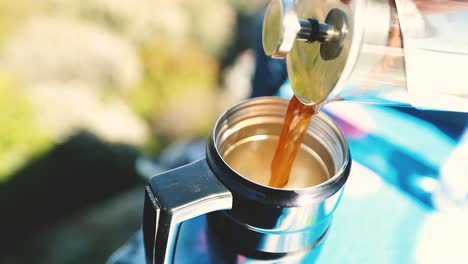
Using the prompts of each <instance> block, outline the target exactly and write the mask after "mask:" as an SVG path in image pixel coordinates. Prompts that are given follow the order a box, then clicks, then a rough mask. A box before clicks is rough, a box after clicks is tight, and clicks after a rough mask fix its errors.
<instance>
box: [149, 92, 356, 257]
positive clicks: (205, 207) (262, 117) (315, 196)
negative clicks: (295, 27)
mask: <svg viewBox="0 0 468 264" xmlns="http://www.w3.org/2000/svg"><path fill="white" fill-rule="evenodd" d="M287 102H288V101H287V100H285V99H281V98H275V97H263V98H262V97H261V98H256V99H250V100H247V101H244V102H241V103H240V104H238V105H235V106H233V107H232V108H230V109H229V110H227V111H226V112H225V113H224V114H222V115H221V117H220V118H219V119H218V121H217V122H216V124H215V125H214V128H213V130H212V133H211V136H210V140H209V144H208V146H207V152H206V158H204V159H202V160H199V161H196V162H194V163H192V164H189V165H186V166H183V167H180V168H177V169H174V170H171V171H168V172H165V173H163V174H160V175H156V176H154V177H152V178H151V180H150V184H149V185H148V187H147V189H146V200H145V208H144V223H143V233H144V242H145V252H146V258H147V262H148V263H172V262H173V258H174V251H175V246H176V242H175V241H176V238H177V234H178V230H179V228H180V224H181V223H182V222H184V221H186V220H188V219H191V218H194V217H196V216H200V215H203V214H207V213H210V212H215V213H211V214H209V216H208V230H209V232H210V234H211V236H212V237H213V236H214V237H215V238H214V239H215V240H216V241H218V242H216V243H221V244H222V246H223V247H228V248H230V249H231V251H233V252H236V254H239V255H242V256H244V259H245V258H247V259H253V260H270V261H274V263H287V261H289V260H290V259H294V260H295V262H296V263H297V261H298V259H301V257H302V256H305V255H307V254H309V253H311V252H312V253H314V251H319V250H320V246H321V244H322V243H323V241H324V240H325V238H326V236H327V232H328V230H329V229H330V228H331V227H330V223H331V219H332V217H333V213H334V211H335V209H336V207H337V206H338V203H339V201H340V197H341V195H342V192H343V187H344V184H345V182H346V180H347V178H348V175H349V171H350V166H351V159H350V154H349V150H348V146H347V143H346V140H345V138H344V136H343V134H342V133H341V131H340V129H339V128H338V127H337V126H336V124H335V123H334V122H333V121H332V120H331V119H330V118H329V117H328V116H326V114H324V113H319V114H317V115H315V116H314V117H313V122H311V124H310V127H309V129H308V131H307V133H306V136H305V138H304V142H303V145H302V147H303V148H304V151H307V152H308V153H310V154H311V157H313V158H314V159H315V160H314V161H313V162H318V163H319V164H321V166H322V167H323V169H324V170H325V171H326V173H327V175H328V177H327V179H326V180H325V181H323V182H322V183H320V184H317V185H314V186H305V187H303V188H287V189H279V188H272V187H269V186H267V185H264V184H260V183H258V182H256V181H255V180H252V179H249V178H247V177H245V176H243V175H241V174H239V173H238V172H236V171H235V170H234V169H233V168H232V167H231V165H232V164H231V165H230V163H228V162H226V161H225V159H224V157H225V155H226V153H227V152H228V151H231V150H232V149H233V148H236V147H239V146H240V145H241V144H242V143H244V142H246V141H262V140H266V139H271V138H277V137H278V135H279V133H280V131H281V126H282V123H283V119H284V114H285V112H286V109H287V104H288V103H287ZM259 147H260V149H261V147H262V142H260V145H259ZM242 162H245V163H252V164H253V162H255V161H253V160H249V159H246V160H245V161H242ZM311 162H312V160H311ZM254 165H255V164H254ZM316 173H318V171H313V170H312V171H307V174H306V177H314V176H315V174H316ZM218 246H221V245H218ZM213 250H214V249H213ZM309 255H310V254H309ZM224 262H225V263H227V262H228V261H224Z"/></svg>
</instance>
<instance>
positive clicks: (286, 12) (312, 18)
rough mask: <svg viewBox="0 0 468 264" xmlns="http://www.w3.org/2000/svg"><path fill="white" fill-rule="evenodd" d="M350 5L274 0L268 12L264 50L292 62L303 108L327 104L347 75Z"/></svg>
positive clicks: (293, 80) (289, 65) (290, 73)
mask: <svg viewBox="0 0 468 264" xmlns="http://www.w3.org/2000/svg"><path fill="white" fill-rule="evenodd" d="M348 2H349V1H344V0H296V1H295V0H272V1H271V2H270V4H269V5H268V7H267V10H266V13H265V18H264V20H263V36H262V41H263V48H264V51H265V53H266V55H268V56H271V57H273V58H285V57H286V58H287V68H288V76H289V80H290V82H291V86H292V88H293V91H294V94H295V95H296V97H297V98H298V99H299V100H300V101H301V102H302V103H304V104H307V105H315V104H318V103H320V102H323V101H324V100H325V99H326V98H327V96H328V95H329V94H330V92H331V91H332V90H333V89H334V88H335V85H336V84H337V82H338V80H339V79H340V77H341V75H342V73H343V70H344V68H345V65H346V62H347V59H348V54H349V50H350V46H351V41H352V33H353V32H352V23H353V19H352V18H353V17H352V12H351V9H350V6H349V4H348ZM321 21H323V22H321ZM286 55H287V56H286Z"/></svg>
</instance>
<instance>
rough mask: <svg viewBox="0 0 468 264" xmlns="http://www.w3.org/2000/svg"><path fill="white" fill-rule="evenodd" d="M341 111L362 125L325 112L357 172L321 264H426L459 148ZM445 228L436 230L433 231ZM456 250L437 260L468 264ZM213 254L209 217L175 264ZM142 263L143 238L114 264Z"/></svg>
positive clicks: (368, 114) (401, 119) (446, 249)
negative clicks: (443, 175) (425, 242)
mask: <svg viewBox="0 0 468 264" xmlns="http://www.w3.org/2000/svg"><path fill="white" fill-rule="evenodd" d="M343 109H352V110H356V111H358V112H359V119H357V118H352V117H353V114H351V115H350V114H349V112H343V111H341V110H340V108H339V107H337V108H333V107H330V108H328V109H326V110H325V111H327V112H328V113H329V114H330V115H332V116H333V117H334V119H335V120H336V122H337V123H338V124H339V125H340V126H341V128H342V130H343V131H344V133H345V134H346V136H347V140H348V143H349V146H350V149H351V154H352V157H353V160H354V162H355V164H353V168H352V170H351V175H350V178H349V180H348V183H347V184H346V187H345V193H344V195H343V198H342V200H341V204H340V205H339V207H338V209H337V211H336V213H335V216H334V219H333V223H332V227H331V231H330V233H329V236H328V238H327V240H326V241H325V244H324V246H323V249H322V252H321V254H320V256H319V258H318V260H317V263H319V264H325V263H351V264H352V263H359V264H361V263H379V264H385V263H427V262H421V261H418V259H419V260H420V259H421V256H422V255H421V254H426V255H428V256H430V255H431V254H432V253H434V252H430V251H427V250H426V251H424V247H423V249H421V245H420V243H421V238H422V237H427V233H428V230H427V229H425V228H424V227H425V225H427V223H428V222H430V221H431V219H433V218H434V216H438V215H441V214H442V213H441V212H438V211H436V210H434V209H433V207H432V195H433V190H434V189H433V187H434V184H437V179H438V175H439V170H440V167H441V165H442V164H443V162H444V161H445V159H446V158H447V156H448V155H449V154H450V152H451V151H452V150H453V149H454V147H455V145H456V142H455V141H454V140H453V139H452V138H450V137H448V136H446V135H445V134H444V133H442V132H441V131H440V130H439V129H438V128H437V127H435V126H433V125H432V124H431V123H428V122H426V121H423V120H421V119H418V118H415V117H413V116H411V115H408V114H405V113H402V112H399V111H397V110H393V109H390V108H383V107H378V106H371V105H361V106H353V107H346V108H343ZM350 116H351V118H350ZM364 123H365V124H364ZM427 183H429V184H427ZM446 228H447V226H444V225H441V226H440V227H439V226H436V228H435V231H437V232H441V233H443V232H444V231H443V230H444V229H446ZM459 230H460V231H463V230H466V225H465V224H462V225H461V226H457V227H455V232H454V234H456V233H457V232H458V231H459ZM432 231H434V228H433V229H432ZM467 233H468V232H467ZM463 234H465V233H463ZM437 239H438V238H437V237H435V241H436V242H437ZM462 239H463V238H462ZM466 240H467V239H465V240H464V242H465V243H466ZM429 242H430V241H429ZM454 243H459V241H458V242H457V241H451V240H448V241H442V244H441V245H439V246H438V247H437V251H438V252H437V253H438V254H441V255H443V256H444V254H447V255H448V257H446V256H444V258H443V259H444V260H447V262H446V263H468V257H466V258H463V257H462V258H459V257H454V258H453V259H450V247H451V246H454V245H455V244H454ZM212 251H213V250H212V248H210V245H209V243H208V241H207V236H206V218H205V216H202V217H198V218H195V219H192V220H190V221H187V222H185V223H184V224H183V226H182V230H181V232H180V237H179V241H178V245H177V251H176V262H175V263H177V264H179V263H182V264H185V263H200V264H203V263H220V262H219V260H213V258H212V256H211V253H212ZM465 256H466V254H465ZM143 261H144V258H143V246H142V241H141V234H137V235H136V237H135V238H134V239H133V240H132V241H131V242H130V243H129V244H127V245H126V246H125V247H123V248H122V249H121V250H120V251H118V252H116V253H115V254H114V256H113V257H112V258H111V260H110V263H143ZM238 263H243V262H242V261H239V262H238ZM302 263H310V261H307V260H305V261H303V262H302ZM431 263H440V262H438V261H436V262H431Z"/></svg>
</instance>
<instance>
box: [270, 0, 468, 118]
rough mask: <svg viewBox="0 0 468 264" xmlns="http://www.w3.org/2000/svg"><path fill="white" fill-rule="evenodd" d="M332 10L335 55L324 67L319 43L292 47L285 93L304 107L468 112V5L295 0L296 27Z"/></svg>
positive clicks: (452, 0)
mask: <svg viewBox="0 0 468 264" xmlns="http://www.w3.org/2000/svg"><path fill="white" fill-rule="evenodd" d="M334 8H338V9H339V10H341V11H343V12H344V13H345V14H346V18H347V23H346V25H347V30H346V32H348V36H347V37H345V38H343V40H344V42H343V50H342V51H341V53H340V55H339V56H337V57H336V58H334V57H333V56H330V57H329V58H331V59H329V60H326V58H327V57H326V56H323V55H324V54H323V53H324V52H323V51H324V50H326V49H322V48H321V47H320V46H322V45H324V44H321V45H320V46H319V44H317V43H307V42H301V41H296V42H295V43H294V45H293V46H292V49H291V50H290V52H289V53H288V56H287V67H288V76H289V78H290V81H291V86H292V88H293V91H294V93H295V95H296V96H297V97H298V98H299V99H300V100H301V101H302V102H303V103H304V104H308V105H320V104H324V103H327V102H330V101H335V100H349V101H359V102H370V103H379V104H398V105H412V106H415V107H419V108H428V109H435V110H450V111H461V112H468V87H467V86H466V85H465V84H466V83H467V82H468V75H466V74H465V72H464V71H465V69H466V68H468V37H467V36H468V34H466V33H467V30H466V29H467V28H468V2H466V1H462V0H395V1H392V0H391V1H388V0H353V1H341V0H297V1H296V12H297V17H298V19H299V20H301V19H309V18H311V17H313V18H316V19H318V20H320V21H323V18H324V17H325V15H326V14H327V13H329V12H330V10H333V9H334ZM329 22H330V21H328V22H327V23H329ZM272 31H273V30H272ZM403 43H404V45H403Z"/></svg>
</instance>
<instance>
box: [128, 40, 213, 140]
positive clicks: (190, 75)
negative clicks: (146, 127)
mask: <svg viewBox="0 0 468 264" xmlns="http://www.w3.org/2000/svg"><path fill="white" fill-rule="evenodd" d="M140 55H141V61H142V62H143V66H144V77H143V80H142V81H141V82H140V84H139V85H138V87H136V88H135V89H132V90H131V91H130V94H129V97H128V98H129V102H130V105H131V106H132V108H133V109H135V111H136V112H137V113H138V114H139V115H140V116H142V117H143V118H144V119H145V120H147V121H149V122H150V125H151V126H152V128H153V129H155V130H157V129H158V127H157V125H156V124H155V123H154V122H155V121H156V120H159V119H160V118H161V115H163V114H164V113H165V112H166V110H168V109H173V108H174V107H176V108H177V107H178V108H179V111H183V110H184V108H186V107H189V105H190V101H192V103H193V101H194V100H201V98H200V97H203V95H205V94H207V93H210V92H212V91H213V90H214V88H215V87H216V82H217V74H218V64H217V62H216V61H215V60H214V59H213V58H211V57H210V56H208V55H206V54H205V53H203V52H202V51H201V50H200V49H198V48H197V47H195V46H189V45H186V46H183V47H181V46H174V45H170V44H169V43H167V42H163V41H158V42H154V43H152V44H150V45H147V46H145V47H143V48H142V50H141V52H140ZM193 110H195V109H193ZM188 118H189V117H188ZM211 121H212V120H211V119H210V117H207V118H205V119H203V118H202V119H201V120H200V119H199V120H198V122H196V123H197V124H196V127H194V128H192V129H191V130H192V132H195V134H199V133H205V132H206V131H207V130H208V129H209V127H210V126H211ZM159 125H161V124H159Z"/></svg>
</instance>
